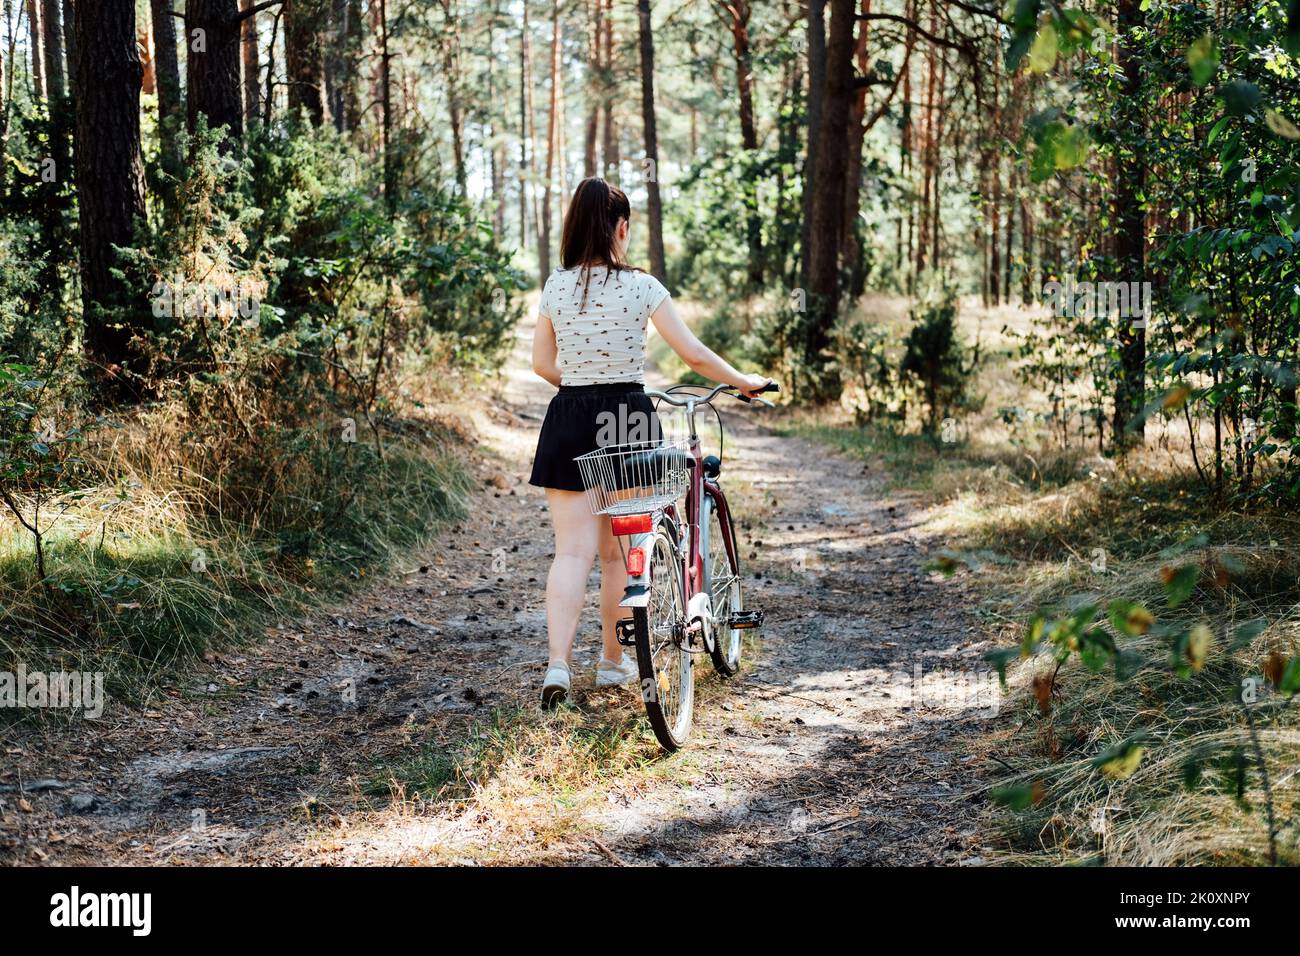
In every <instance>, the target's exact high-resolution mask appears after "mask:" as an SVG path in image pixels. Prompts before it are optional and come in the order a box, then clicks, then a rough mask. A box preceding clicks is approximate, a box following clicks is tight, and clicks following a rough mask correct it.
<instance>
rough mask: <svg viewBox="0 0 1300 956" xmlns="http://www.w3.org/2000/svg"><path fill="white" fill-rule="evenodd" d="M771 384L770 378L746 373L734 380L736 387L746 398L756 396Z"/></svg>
mask: <svg viewBox="0 0 1300 956" xmlns="http://www.w3.org/2000/svg"><path fill="white" fill-rule="evenodd" d="M770 384H772V380H771V379H770V378H767V377H766V376H763V375H746V376H744V377H743V378H742V379H741V380H740V381H738V382H736V383H735V385H736V388H737V389H739V390H740V394H742V395H744V396H745V397H746V398H757V397H758V393H759V392H761V391H763V389H765V388H767V386H768V385H770Z"/></svg>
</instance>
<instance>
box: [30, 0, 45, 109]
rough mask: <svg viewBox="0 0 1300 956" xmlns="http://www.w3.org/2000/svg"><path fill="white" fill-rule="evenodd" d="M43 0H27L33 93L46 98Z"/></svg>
mask: <svg viewBox="0 0 1300 956" xmlns="http://www.w3.org/2000/svg"><path fill="white" fill-rule="evenodd" d="M43 19H44V17H43V16H42V11H41V0H27V26H28V29H29V30H30V36H29V37H28V40H29V43H30V46H31V50H30V52H31V55H32V94H33V95H34V96H35V97H36V99H37V100H44V99H45V96H46V90H45V28H44V25H43V24H42V22H41V21H42V20H43Z"/></svg>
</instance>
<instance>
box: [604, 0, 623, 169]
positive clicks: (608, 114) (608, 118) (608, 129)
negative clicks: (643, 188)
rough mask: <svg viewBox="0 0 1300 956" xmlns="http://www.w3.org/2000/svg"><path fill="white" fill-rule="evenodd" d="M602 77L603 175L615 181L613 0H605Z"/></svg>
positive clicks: (618, 159) (617, 164) (619, 163)
mask: <svg viewBox="0 0 1300 956" xmlns="http://www.w3.org/2000/svg"><path fill="white" fill-rule="evenodd" d="M602 79H603V81H604V96H603V97H602V98H601V101H600V110H601V112H602V113H603V114H604V115H605V128H604V130H603V132H602V134H601V152H602V155H603V157H604V163H605V172H604V175H605V178H607V179H609V180H610V181H611V182H615V183H616V182H618V177H619V167H620V166H622V164H623V157H622V156H621V155H620V153H619V148H618V123H617V121H616V120H615V118H614V90H615V83H614V0H605V70H604V75H603V77H602Z"/></svg>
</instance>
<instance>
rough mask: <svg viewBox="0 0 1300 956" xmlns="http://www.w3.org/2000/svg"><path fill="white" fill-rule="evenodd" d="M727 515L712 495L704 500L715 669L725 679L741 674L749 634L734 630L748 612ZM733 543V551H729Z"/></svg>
mask: <svg viewBox="0 0 1300 956" xmlns="http://www.w3.org/2000/svg"><path fill="white" fill-rule="evenodd" d="M723 520H724V518H723V514H722V513H720V512H719V511H718V507H717V503H716V502H715V501H714V499H713V496H712V495H705V496H704V520H703V522H702V523H703V525H704V527H705V529H706V534H707V535H708V537H707V538H706V539H705V548H704V587H705V590H707V591H708V593H709V602H710V606H711V608H712V611H713V620H714V622H715V623H714V633H713V668H714V670H716V671H717V672H718V673H719V674H721V675H722V676H723V677H731V676H733V675H734V674H735V673H736V672H737V671H739V670H740V653H741V647H742V645H743V644H744V636H745V632H744V630H742V629H741V628H738V627H731V626H730V621H731V617H732V615H733V614H736V613H738V612H740V611H742V610H744V607H745V602H744V598H743V597H742V596H741V593H740V557H739V555H738V554H737V548H738V547H739V546H738V545H737V543H736V529H735V525H734V524H732V523H731V521H730V519H729V517H728V519H727V532H728V533H727V534H726V535H725V536H724V535H723V533H722V522H723ZM728 542H730V547H728Z"/></svg>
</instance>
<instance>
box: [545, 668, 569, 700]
mask: <svg viewBox="0 0 1300 956" xmlns="http://www.w3.org/2000/svg"><path fill="white" fill-rule="evenodd" d="M568 696H569V665H568V664H567V663H565V662H564V661H551V663H550V665H549V666H548V667H547V668H546V677H545V679H544V680H543V681H542V706H543V707H545V708H546V709H548V710H550V709H551V708H553V707H557V706H558V705H560V704H562V703H564V700H565V698H567V697H568Z"/></svg>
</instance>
